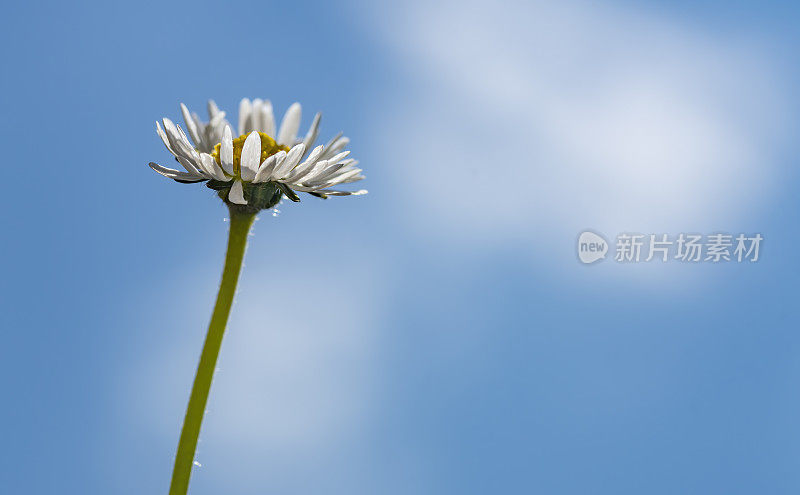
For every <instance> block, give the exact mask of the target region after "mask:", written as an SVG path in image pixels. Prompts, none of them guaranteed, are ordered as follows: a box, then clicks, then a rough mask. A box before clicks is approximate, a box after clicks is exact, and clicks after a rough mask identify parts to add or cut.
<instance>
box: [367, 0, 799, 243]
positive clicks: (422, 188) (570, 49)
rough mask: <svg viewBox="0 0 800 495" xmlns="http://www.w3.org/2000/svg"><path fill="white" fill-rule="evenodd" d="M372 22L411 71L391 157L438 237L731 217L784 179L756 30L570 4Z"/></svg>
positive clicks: (417, 218)
mask: <svg viewBox="0 0 800 495" xmlns="http://www.w3.org/2000/svg"><path fill="white" fill-rule="evenodd" d="M372 26H373V27H374V35H375V36H376V37H378V38H379V39H381V40H382V41H384V42H385V43H387V44H388V45H389V46H391V47H392V48H393V50H394V53H395V54H396V56H397V60H398V61H399V62H400V63H401V73H402V75H403V77H405V78H408V82H409V83H408V84H407V85H406V87H407V88H409V89H408V91H407V92H406V93H405V94H404V95H402V96H401V97H399V98H398V100H397V107H396V108H395V109H394V111H395V114H396V115H398V116H399V118H398V119H392V120H387V124H386V127H385V128H384V129H383V132H384V136H385V142H386V143H393V142H396V140H397V137H398V136H402V139H403V141H404V142H405V143H406V144H407V145H408V148H409V149H410V150H413V154H412V156H413V159H411V160H407V159H406V157H403V163H402V164H400V163H398V164H394V166H393V167H392V168H393V169H394V170H398V171H400V172H399V173H398V174H397V177H396V180H397V181H407V180H411V181H413V184H410V185H409V186H408V188H407V190H409V191H414V192H415V193H416V195H417V196H416V197H415V198H414V199H415V201H409V204H411V205H414V206H412V208H418V209H419V211H420V214H419V215H412V216H410V217H412V218H413V219H414V226H415V227H420V228H422V229H426V230H428V231H429V232H428V234H429V235H430V236H431V237H432V238H434V239H436V238H438V239H442V240H446V239H458V240H463V237H464V236H467V237H478V238H486V237H487V236H493V237H494V238H495V239H499V240H500V242H502V239H507V240H517V239H519V238H520V237H530V236H532V235H541V234H542V233H543V232H546V233H550V234H556V235H559V236H561V235H569V236H574V235H575V234H577V232H578V231H579V229H581V228H584V227H594V228H597V229H603V230H606V231H609V232H613V233H616V232H619V231H620V230H629V229H630V230H636V229H639V230H642V231H645V232H651V231H652V232H658V231H669V229H673V230H675V229H687V230H691V229H726V228H732V226H733V224H739V223H741V222H744V221H746V220H747V219H749V218H751V217H750V213H754V212H755V213H758V208H759V207H761V206H763V205H765V204H768V201H767V198H768V196H769V195H770V192H774V188H775V185H776V183H778V182H779V181H780V180H781V178H782V177H781V175H780V174H781V171H780V170H779V168H778V167H777V166H776V154H777V153H779V152H780V151H782V150H781V147H783V146H784V145H785V142H784V140H783V138H784V137H785V136H783V135H782V134H781V132H780V129H781V125H782V122H783V121H784V119H785V118H784V116H783V115H782V105H783V104H784V103H785V101H784V99H785V98H786V93H785V92H784V91H783V88H782V87H781V82H780V76H779V74H777V73H776V71H775V69H774V67H773V65H772V63H771V61H770V59H769V57H768V54H767V53H766V51H765V50H762V49H760V48H759V47H758V46H756V45H755V44H748V43H746V42H744V41H739V40H737V39H735V38H732V37H726V38H723V37H721V36H720V35H714V34H709V33H704V32H702V31H698V30H697V29H695V28H691V27H687V26H682V25H680V24H679V23H677V22H672V21H664V20H662V19H660V18H658V17H655V16H653V15H650V14H648V13H646V12H639V13H630V12H629V11H626V10H623V9H620V8H616V7H614V6H611V5H610V4H606V5H596V4H591V5H590V4H588V3H583V2H575V1H571V2H558V3H556V2H534V3H530V2H502V3H496V2H487V3H478V2H441V3H435V4H431V3H428V2H411V3H404V4H403V8H398V9H396V10H395V11H392V12H391V13H390V14H387V13H385V12H381V13H380V14H378V13H376V14H375V16H374V18H373V22H372ZM409 169H411V170H412V172H413V173H409ZM421 177H424V178H425V179H424V180H422V179H420V178H421ZM447 226H450V228H449V229H448V228H447ZM443 227H444V228H443ZM544 247H545V248H547V246H544ZM550 247H554V246H550ZM558 249H563V248H562V247H561V245H560V244H559V247H558Z"/></svg>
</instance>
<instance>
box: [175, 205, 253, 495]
mask: <svg viewBox="0 0 800 495" xmlns="http://www.w3.org/2000/svg"><path fill="white" fill-rule="evenodd" d="M230 211H231V221H230V231H229V233H228V252H227V254H226V255H225V268H224V269H223V271H222V283H221V284H220V287H219V294H217V303H216V305H215V306H214V313H213V314H212V315H211V323H210V324H209V325H208V334H207V335H206V342H205V344H204V345H203V353H202V354H201V355H200V364H198V366H197V375H196V376H195V378H194V385H193V386H192V394H191V396H190V397H189V406H188V407H187V408H186V417H185V418H184V420H183V430H182V431H181V439H180V441H179V442H178V453H177V454H176V456H175V467H174V468H173V470H172V482H171V483H170V487H169V495H186V492H187V491H188V490H189V478H190V477H191V475H192V465H193V464H194V454H195V450H196V449H197V437H198V436H199V435H200V426H201V425H202V423H203V414H204V413H205V410H206V402H208V392H209V390H211V381H212V379H213V378H214V369H215V368H216V365H217V356H219V349H220V346H221V345H222V337H223V335H224V334H225V326H226V324H227V323H228V315H229V314H230V312H231V305H232V304H233V296H234V294H235V293H236V284H237V282H238V281H239V272H240V271H241V268H242V260H243V259H244V251H245V248H246V247H247V235H248V233H249V232H250V227H251V226H252V225H253V220H254V219H255V214H254V213H249V212H241V211H237V210H235V209H234V208H231V209H230Z"/></svg>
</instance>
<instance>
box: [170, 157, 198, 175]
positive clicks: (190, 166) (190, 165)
mask: <svg viewBox="0 0 800 495" xmlns="http://www.w3.org/2000/svg"><path fill="white" fill-rule="evenodd" d="M177 158H178V163H180V164H181V165H182V166H183V168H185V169H186V171H187V172H189V173H190V174H193V175H199V176H205V174H203V172H201V171H200V168H199V167H198V166H197V165H195V163H194V162H193V161H192V160H189V159H188V158H184V157H182V156H179V157H177Z"/></svg>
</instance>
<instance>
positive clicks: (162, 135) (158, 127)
mask: <svg viewBox="0 0 800 495" xmlns="http://www.w3.org/2000/svg"><path fill="white" fill-rule="evenodd" d="M156 132H157V133H158V137H160V138H161V141H163V142H164V146H166V147H167V149H168V150H169V152H170V153H172V154H173V155H175V152H174V151H173V150H172V145H171V144H169V139H167V134H166V133H165V132H164V129H162V128H161V124H159V123H158V122H156Z"/></svg>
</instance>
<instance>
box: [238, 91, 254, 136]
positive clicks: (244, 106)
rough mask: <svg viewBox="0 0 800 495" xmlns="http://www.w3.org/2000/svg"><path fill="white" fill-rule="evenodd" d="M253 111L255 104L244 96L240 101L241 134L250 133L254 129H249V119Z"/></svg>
mask: <svg viewBox="0 0 800 495" xmlns="http://www.w3.org/2000/svg"><path fill="white" fill-rule="evenodd" d="M252 112H253V105H252V104H251V103H250V100H249V99H247V98H242V101H240V102H239V135H240V136H241V135H242V134H245V133H248V132H250V131H252V130H253V129H252V127H251V128H250V129H248V120H249V119H250V114H251V113H252ZM251 122H252V121H251Z"/></svg>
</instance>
